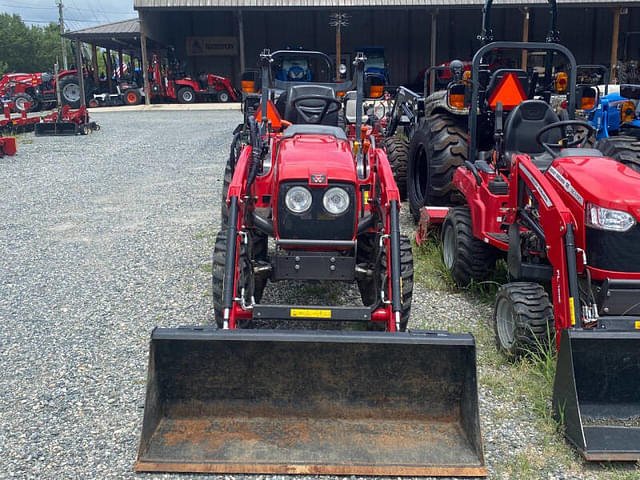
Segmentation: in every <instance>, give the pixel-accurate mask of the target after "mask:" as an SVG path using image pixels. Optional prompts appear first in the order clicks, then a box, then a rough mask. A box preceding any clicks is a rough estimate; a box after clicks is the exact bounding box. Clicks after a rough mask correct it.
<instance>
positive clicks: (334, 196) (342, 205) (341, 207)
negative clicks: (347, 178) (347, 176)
mask: <svg viewBox="0 0 640 480" xmlns="http://www.w3.org/2000/svg"><path fill="white" fill-rule="evenodd" d="M322 204H323V205H324V209H325V210H326V211H327V212H329V213H331V214H332V215H341V214H343V213H344V212H346V211H347V208H349V194H348V193H347V192H346V191H345V190H344V189H343V188H340V187H333V188H330V189H329V190H327V191H326V192H325V194H324V197H322Z"/></svg>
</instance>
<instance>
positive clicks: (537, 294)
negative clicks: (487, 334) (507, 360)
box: [493, 282, 555, 357]
mask: <svg viewBox="0 0 640 480" xmlns="http://www.w3.org/2000/svg"><path fill="white" fill-rule="evenodd" d="M493 330H494V333H495V336H496V346H497V348H498V350H499V351H501V352H503V353H504V354H505V355H506V356H507V357H518V356H521V355H525V354H527V353H535V352H540V351H543V350H544V349H546V348H549V346H550V345H552V344H553V342H554V340H555V330H554V318H553V307H552V305H551V302H550V301H549V296H548V295H547V292H545V290H544V288H543V287H542V285H540V284H537V283H531V282H514V283H507V284H505V285H502V287H500V289H499V290H498V294H497V295H496V303H495V307H494V310H493Z"/></svg>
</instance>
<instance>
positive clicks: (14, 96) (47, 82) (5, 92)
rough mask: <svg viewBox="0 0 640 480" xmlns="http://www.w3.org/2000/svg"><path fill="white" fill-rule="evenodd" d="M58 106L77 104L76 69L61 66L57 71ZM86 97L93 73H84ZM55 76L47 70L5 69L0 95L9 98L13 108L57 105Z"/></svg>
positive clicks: (78, 106)
mask: <svg viewBox="0 0 640 480" xmlns="http://www.w3.org/2000/svg"><path fill="white" fill-rule="evenodd" d="M58 78H59V80H58V82H59V84H60V85H59V87H60V95H61V97H60V99H61V102H62V106H64V105H69V106H70V107H71V108H80V104H81V99H80V82H79V80H78V71H77V70H63V71H61V72H60V73H59V74H58ZM84 81H85V91H86V92H87V94H86V95H87V99H88V98H90V97H91V96H92V95H93V92H94V90H95V85H94V84H93V77H92V76H91V75H86V74H85V80H84ZM56 88H57V87H56V77H55V75H53V74H51V73H47V72H41V73H7V74H5V75H4V76H3V77H2V78H1V79H0V97H5V98H7V99H9V100H10V101H11V102H12V103H13V104H14V105H15V110H16V111H18V112H21V111H23V110H25V108H27V105H30V107H29V108H28V111H37V110H46V109H48V108H54V107H56V106H57V105H58V100H57V95H56Z"/></svg>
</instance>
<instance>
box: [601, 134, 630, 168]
mask: <svg viewBox="0 0 640 480" xmlns="http://www.w3.org/2000/svg"><path fill="white" fill-rule="evenodd" d="M596 148H597V149H598V150H600V151H601V152H602V153H603V154H604V155H605V156H607V157H610V158H613V159H614V160H617V161H618V162H620V163H622V164H624V165H626V166H627V167H629V168H632V169H634V170H635V171H636V172H639V173H640V140H639V139H638V138H636V137H626V136H618V137H609V138H603V139H602V140H600V141H599V142H598V143H597V144H596Z"/></svg>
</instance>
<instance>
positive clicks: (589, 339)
mask: <svg viewBox="0 0 640 480" xmlns="http://www.w3.org/2000/svg"><path fill="white" fill-rule="evenodd" d="M553 409H554V416H555V418H556V420H558V421H560V422H563V423H564V425H565V435H566V436H567V439H568V440H569V441H570V442H571V443H573V444H574V445H575V446H576V448H577V449H578V450H579V451H580V452H581V453H582V454H583V455H584V457H585V458H586V459H587V460H589V461H637V460H640V332H633V331H603V330H571V329H570V330H565V331H563V332H562V338H561V340H560V352H559V354H558V366H557V371H556V379H555V385H554V391H553Z"/></svg>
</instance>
